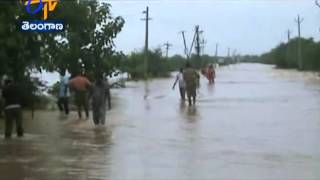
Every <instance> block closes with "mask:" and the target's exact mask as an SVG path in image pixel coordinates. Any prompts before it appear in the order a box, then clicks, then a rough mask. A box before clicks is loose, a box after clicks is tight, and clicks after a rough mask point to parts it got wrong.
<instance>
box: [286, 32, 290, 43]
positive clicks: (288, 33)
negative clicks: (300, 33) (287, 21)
mask: <svg viewBox="0 0 320 180" xmlns="http://www.w3.org/2000/svg"><path fill="white" fill-rule="evenodd" d="M286 33H287V36H288V43H289V41H290V39H291V37H290V35H291V31H290V29H288V30H287V32H286Z"/></svg>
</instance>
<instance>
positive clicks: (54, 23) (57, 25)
mask: <svg viewBox="0 0 320 180" xmlns="http://www.w3.org/2000/svg"><path fill="white" fill-rule="evenodd" d="M59 1H60V0H23V1H21V3H22V5H23V6H25V9H26V12H27V13H29V14H31V15H35V14H38V13H42V19H41V20H37V19H35V20H22V21H20V24H19V27H20V30H21V31H22V32H62V31H64V21H63V20H48V17H49V13H50V12H54V11H55V10H56V7H57V5H58V3H59Z"/></svg>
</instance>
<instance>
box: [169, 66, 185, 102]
mask: <svg viewBox="0 0 320 180" xmlns="http://www.w3.org/2000/svg"><path fill="white" fill-rule="evenodd" d="M178 82H179V91H180V97H181V100H185V94H186V84H185V82H184V79H183V68H180V71H179V73H178V74H177V76H176V80H175V81H174V84H173V86H172V89H174V88H175V86H176V84H177V83H178Z"/></svg>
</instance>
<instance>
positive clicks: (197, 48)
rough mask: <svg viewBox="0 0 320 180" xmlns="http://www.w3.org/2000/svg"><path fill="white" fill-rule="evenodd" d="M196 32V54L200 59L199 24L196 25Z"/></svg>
mask: <svg viewBox="0 0 320 180" xmlns="http://www.w3.org/2000/svg"><path fill="white" fill-rule="evenodd" d="M195 32H196V46H195V49H196V55H197V59H198V60H200V31H199V26H196V27H195Z"/></svg>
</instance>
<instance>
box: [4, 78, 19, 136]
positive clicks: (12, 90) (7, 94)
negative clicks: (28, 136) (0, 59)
mask: <svg viewBox="0 0 320 180" xmlns="http://www.w3.org/2000/svg"><path fill="white" fill-rule="evenodd" d="M20 95H21V93H19V87H18V86H17V84H15V83H14V82H13V80H12V79H7V80H6V81H5V86H4V88H3V91H2V97H3V98H4V100H5V104H4V113H5V132H4V135H5V138H10V137H11V134H12V129H13V123H14V122H15V123H16V130H17V135H18V137H22V136H23V127H22V110H21V97H20Z"/></svg>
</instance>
